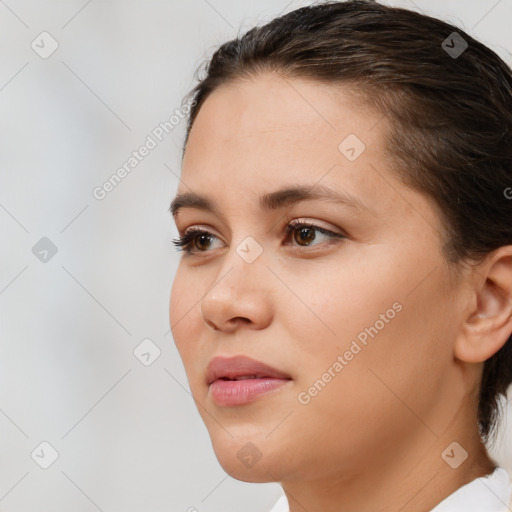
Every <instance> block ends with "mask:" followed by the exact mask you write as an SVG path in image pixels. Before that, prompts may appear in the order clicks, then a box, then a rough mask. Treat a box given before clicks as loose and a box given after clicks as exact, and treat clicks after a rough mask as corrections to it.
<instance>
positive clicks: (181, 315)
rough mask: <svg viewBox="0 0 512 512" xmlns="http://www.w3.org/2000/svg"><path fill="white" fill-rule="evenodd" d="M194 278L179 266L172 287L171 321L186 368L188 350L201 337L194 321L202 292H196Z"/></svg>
mask: <svg viewBox="0 0 512 512" xmlns="http://www.w3.org/2000/svg"><path fill="white" fill-rule="evenodd" d="M192 281H193V279H192V278H191V276H189V275H188V274H187V273H186V272H185V271H184V270H183V269H182V268H181V264H180V266H178V270H177V271H176V275H175V278H174V281H173V284H172V287H171V294H170V301H169V321H170V326H171V331H172V336H173V340H174V343H175V344H176V347H177V349H178V352H179V353H180V355H181V357H182V358H183V360H184V364H185V367H186V369H188V368H187V362H188V359H189V357H188V355H189V354H188V352H190V351H191V350H193V348H194V346H195V345H194V343H191V340H193V339H196V340H197V339H199V331H198V322H194V321H193V320H194V318H195V317H196V316H197V314H198V313H197V311H198V309H199V308H200V301H199V299H200V297H201V296H200V294H199V292H196V293H194V289H195V286H194V283H193V282H192Z"/></svg>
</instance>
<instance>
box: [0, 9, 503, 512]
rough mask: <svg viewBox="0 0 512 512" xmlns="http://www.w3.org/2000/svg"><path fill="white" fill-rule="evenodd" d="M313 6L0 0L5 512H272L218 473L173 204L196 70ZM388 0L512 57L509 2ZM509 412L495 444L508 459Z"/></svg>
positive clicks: (271, 494)
mask: <svg viewBox="0 0 512 512" xmlns="http://www.w3.org/2000/svg"><path fill="white" fill-rule="evenodd" d="M311 3H312V2H300V1H288V0H271V1H270V0H258V1H257V2H256V1H252V0H236V1H235V0H186V1H185V0H182V1H178V0H165V1H163V0H152V1H148V0H146V1H143V0H123V1H121V0H88V1H87V0H77V1H75V0H65V1H64V0H44V1H43V0H34V1H31V0H5V1H1V0H0V42H1V46H2V51H1V52H0V113H1V115H0V133H1V136H0V184H1V186H0V229H1V233H2V240H4V242H3V247H4V248H3V252H2V258H1V265H0V325H1V336H2V342H1V343H0V460H1V463H0V510H1V511H2V512H21V511H33V510H38V511H40V512H50V511H52V512H56V511H76V512H90V511H95V510H99V511H104V512H107V511H108V512H117V511H119V512H121V511H123V512H150V511H152V512H157V511H173V512H179V511H183V512H186V511H189V510H192V508H191V507H194V509H195V510H197V511H199V512H213V511H222V512H234V511H239V510H242V509H243V510H244V511H246V512H261V511H265V510H268V509H269V508H270V507H271V505H272V504H273V503H274V502H275V501H276V499H277V497H278V496H279V495H280V494H281V489H280V486H279V485H278V484H276V483H269V484H249V483H244V482H240V481H238V480H235V479H233V478H231V477H229V476H228V475H227V474H226V473H225V472H224V471H223V470H222V468H221V466H220V465H219V463H218V462H217V459H216V458H215V455H214V452H213V449H212V447H211V443H210V439H209V437H208V433H207V430H206V428H205V427H204V425H203V423H202V421H201V419H200V417H199V414H198V412H197V409H196V406H195V404H194V402H193V400H192V398H191V396H190V394H189V387H188V384H187V380H186V376H185V372H184V369H183V367H182V364H181V361H180V358H179V356H178V353H177V351H176V349H175V347H174V344H173V340H172V336H171V333H170V329H169V318H168V304H169V294H170V288H171V284H172V280H173V276H174V273H175V270H176V267H177V264H178V260H179V253H176V252H175V250H174V246H172V244H171V240H172V238H174V237H175V236H177V232H176V230H175V226H174V224H173V222H172V219H171V216H170V214H169V212H168V207H169V203H170V201H171V199H172V197H173V196H174V194H175V192H176V190H177V186H178V181H179V174H180V160H181V146H182V142H183V135H184V129H185V122H184V120H183V119H182V116H180V115H179V114H180V112H181V111H180V110H179V109H180V107H181V104H182V100H183V97H184V96H185V94H186V93H187V92H188V91H189V90H190V89H191V87H192V86H193V85H194V84H195V82H194V73H195V71H196V69H197V67H198V65H199V64H200V63H201V62H203V61H204V59H205V58H206V57H208V56H209V55H211V53H212V51H213V50H214V48H215V46H216V45H218V44H220V43H221V42H223V41H225V40H226V39H228V38H232V37H234V36H236V35H237V33H238V32H239V31H241V30H244V29H245V28H248V27H249V26H252V25H253V24H260V23H264V22H265V21H268V20H269V19H270V18H272V17H274V16H276V15H278V14H280V13H284V12H288V11H291V10H293V9H295V8H297V7H301V6H304V5H308V4H311ZM384 3H387V4H390V5H396V6H404V7H407V8H410V9H415V10H420V11H422V12H424V13H426V14H431V15H434V16H437V17H441V18H444V19H447V20H448V21H450V22H452V23H454V24H455V25H457V26H459V27H461V28H463V29H464V30H466V31H468V32H469V33H470V34H472V35H473V36H475V37H477V38H478V39H480V40H481V41H483V42H484V43H486V44H488V45H489V46H491V47H492V48H493V49H494V50H495V51H496V52H497V53H498V54H499V55H500V56H501V57H502V58H503V59H504V60H505V61H507V62H508V63H509V64H512V54H511V52H512V32H511V31H510V27H509V22H510V20H511V19H512V0H501V1H497V0H478V1H476V0H475V1H468V0H428V1H426V0H415V1H414V2H413V1H412V0H404V1H396V2H389V1H388V2H384ZM148 137H149V138H148ZM141 147H145V148H146V149H142V150H140V148H141ZM134 151H137V152H138V153H137V155H138V156H134V154H133V152H134ZM119 169H124V171H123V170H121V171H119ZM114 174H116V175H117V176H118V177H119V178H120V179H119V180H118V181H119V182H118V183H117V184H116V186H111V187H110V188H109V187H108V186H104V183H105V182H107V180H109V179H110V178H111V177H112V176H113V175H114ZM510 418H512V415H511V412H510V404H509V405H508V413H507V416H505V418H504V421H503V423H502V425H501V427H500V434H499V437H498V441H497V443H496V445H495V446H494V447H493V448H492V449H491V453H492V454H493V456H494V457H495V458H496V460H497V461H498V462H499V463H500V464H502V465H503V466H505V467H506V468H507V469H508V470H509V471H512V443H511V437H512V436H511V428H512V425H511V423H510V422H511V419H510ZM507 422H508V426H507Z"/></svg>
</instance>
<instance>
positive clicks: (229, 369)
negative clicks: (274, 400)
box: [206, 356, 292, 407]
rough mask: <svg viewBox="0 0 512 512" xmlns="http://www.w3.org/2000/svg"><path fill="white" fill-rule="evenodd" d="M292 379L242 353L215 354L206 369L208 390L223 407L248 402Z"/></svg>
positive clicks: (213, 398)
mask: <svg viewBox="0 0 512 512" xmlns="http://www.w3.org/2000/svg"><path fill="white" fill-rule="evenodd" d="M291 380H292V378H291V376H290V375H289V374H287V373H285V372H282V371H280V370H277V369H276V368H273V367H271V366H269V365H267V364H265V363H263V362H261V361H256V360H254V359H251V358H248V357H245V356H236V357H215V358H214V359H212V360H211V361H210V363H209V364H208V368H207V371H206V384H207V385H208V386H209V394H210V396H211V398H212V400H213V401H214V402H215V403H216V404H217V405H220V406H224V407H233V406H238V405H244V404H247V403H250V402H252V401H253V400H255V399H256V398H258V397H260V396H261V395H263V394H267V393H269V392H271V391H275V390H277V389H278V388H280V387H281V386H282V385H283V384H286V383H288V382H290V381H291Z"/></svg>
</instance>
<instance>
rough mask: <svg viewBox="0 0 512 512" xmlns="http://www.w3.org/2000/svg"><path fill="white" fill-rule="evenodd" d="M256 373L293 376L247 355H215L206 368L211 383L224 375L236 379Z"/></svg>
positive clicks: (207, 378)
mask: <svg viewBox="0 0 512 512" xmlns="http://www.w3.org/2000/svg"><path fill="white" fill-rule="evenodd" d="M251 375H256V376H259V377H274V378H279V379H290V378H291V377H290V376H289V375H288V374H287V373H284V372H282V371H279V370H276V369H275V368H272V367H271V366H269V365H267V364H265V363H262V362H261V361H257V360H255V359H251V358H250V357H246V356H234V357H219V356H217V357H214V358H213V359H212V360H211V361H210V362H209V363H208V367H207V369H206V382H207V384H208V385H210V384H211V383H212V382H213V381H215V380H217V379H220V378H222V377H224V378H227V379H235V378H237V377H244V376H245V377H248V376H251Z"/></svg>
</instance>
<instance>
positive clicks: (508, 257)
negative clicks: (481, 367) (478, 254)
mask: <svg viewBox="0 0 512 512" xmlns="http://www.w3.org/2000/svg"><path fill="white" fill-rule="evenodd" d="M474 276H475V280H474V284H473V288H472V290H471V293H472V296H473V299H474V300H473V304H472V306H471V308H470V312H469V314H468V315H467V317H466V319H465V320H464V323H463V326H462V331H461V333H460V336H459V337H458V338H457V341H456V343H455V347H454V349H455V356H456V357H457V358H458V359H460V360H462V361H465V362H468V363H480V362H483V361H485V360H487V359H489V358H490V357H491V356H493V355H494V354H495V353H496V352H498V350H500V348H501V347H503V346H504V345H505V343H506V342H507V340H508V339H509V337H510V335H511V333H512V245H506V246H503V247H500V248H499V249H496V250H495V251H493V252H492V253H490V254H489V255H488V257H487V258H486V259H485V261H484V262H482V263H480V264H479V265H478V266H477V267H475V269H474Z"/></svg>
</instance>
